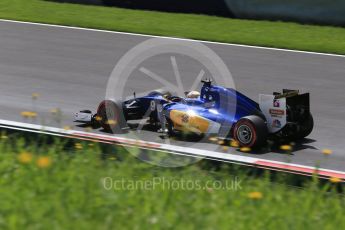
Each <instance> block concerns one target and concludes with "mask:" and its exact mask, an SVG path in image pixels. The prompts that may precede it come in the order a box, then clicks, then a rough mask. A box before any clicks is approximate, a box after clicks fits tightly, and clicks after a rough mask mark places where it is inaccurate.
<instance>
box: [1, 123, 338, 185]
mask: <svg viewBox="0 0 345 230" xmlns="http://www.w3.org/2000/svg"><path fill="white" fill-rule="evenodd" d="M0 127H2V128H7V129H15V130H20V131H28V132H35V133H42V134H49V135H55V136H62V137H70V138H75V139H83V140H94V141H100V142H104V143H108V144H117V145H125V146H133V147H138V148H143V149H149V150H154V151H162V152H167V153H171V154H177V155H184V156H191V157H197V158H206V159H212V160H216V161H224V162H232V163H237V164H242V165H249V166H254V167H259V168H268V169H273V170H278V171H285V172H290V173H295V174H303V175H313V174H316V175H318V176H319V177H321V178H328V177H337V178H340V179H343V180H345V172H341V171H336V170H329V169H323V168H315V167H310V166H305V165H298V164H291V163H285V162H278V161H271V160H264V159H260V158H256V157H249V156H239V155H235V154H230V153H221V152H214V151H208V150H201V149H195V148H189V147H181V146H175V145H167V144H160V143H155V142H148V141H141V140H134V139H128V138H123V137H118V136H114V135H104V134H96V133H91V132H84V131H77V130H65V129H61V128H55V127H47V126H42V125H36V124H29V123H22V122H16V121H8V120H0Z"/></svg>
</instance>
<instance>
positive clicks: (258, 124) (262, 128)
mask: <svg viewBox="0 0 345 230" xmlns="http://www.w3.org/2000/svg"><path fill="white" fill-rule="evenodd" d="M232 136H233V138H234V139H235V140H236V141H237V142H238V143H239V145H240V146H241V147H249V148H258V147H261V146H263V145H264V144H266V141H267V136H268V129H267V125H266V122H265V121H264V120H263V119H262V118H261V117H258V116H255V115H252V116H246V117H242V118H241V119H239V120H238V121H237V122H236V124H235V126H234V128H233V135H232Z"/></svg>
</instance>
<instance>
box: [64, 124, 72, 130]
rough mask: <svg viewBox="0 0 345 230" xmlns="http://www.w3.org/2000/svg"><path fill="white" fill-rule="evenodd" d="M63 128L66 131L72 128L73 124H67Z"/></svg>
mask: <svg viewBox="0 0 345 230" xmlns="http://www.w3.org/2000/svg"><path fill="white" fill-rule="evenodd" d="M63 129H64V130H66V131H67V130H71V126H68V125H65V126H64V127H63Z"/></svg>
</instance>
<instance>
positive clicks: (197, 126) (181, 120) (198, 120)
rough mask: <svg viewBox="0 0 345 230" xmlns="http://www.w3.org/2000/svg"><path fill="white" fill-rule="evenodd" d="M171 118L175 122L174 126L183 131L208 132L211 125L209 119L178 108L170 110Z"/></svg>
mask: <svg viewBox="0 0 345 230" xmlns="http://www.w3.org/2000/svg"><path fill="white" fill-rule="evenodd" d="M170 119H171V121H172V122H173V123H174V128H176V129H178V130H181V131H187V132H194V133H206V132H207V130H208V128H209V126H210V122H209V121H208V120H207V119H205V118H203V117H200V116H198V115H195V114H191V113H188V112H183V111H178V110H172V111H170Z"/></svg>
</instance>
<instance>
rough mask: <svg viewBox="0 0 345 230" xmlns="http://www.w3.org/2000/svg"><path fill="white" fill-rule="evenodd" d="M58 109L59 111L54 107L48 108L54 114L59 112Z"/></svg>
mask: <svg viewBox="0 0 345 230" xmlns="http://www.w3.org/2000/svg"><path fill="white" fill-rule="evenodd" d="M59 111H60V110H59V109H57V108H54V109H51V110H50V113H51V114H54V115H55V114H57V113H59Z"/></svg>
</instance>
